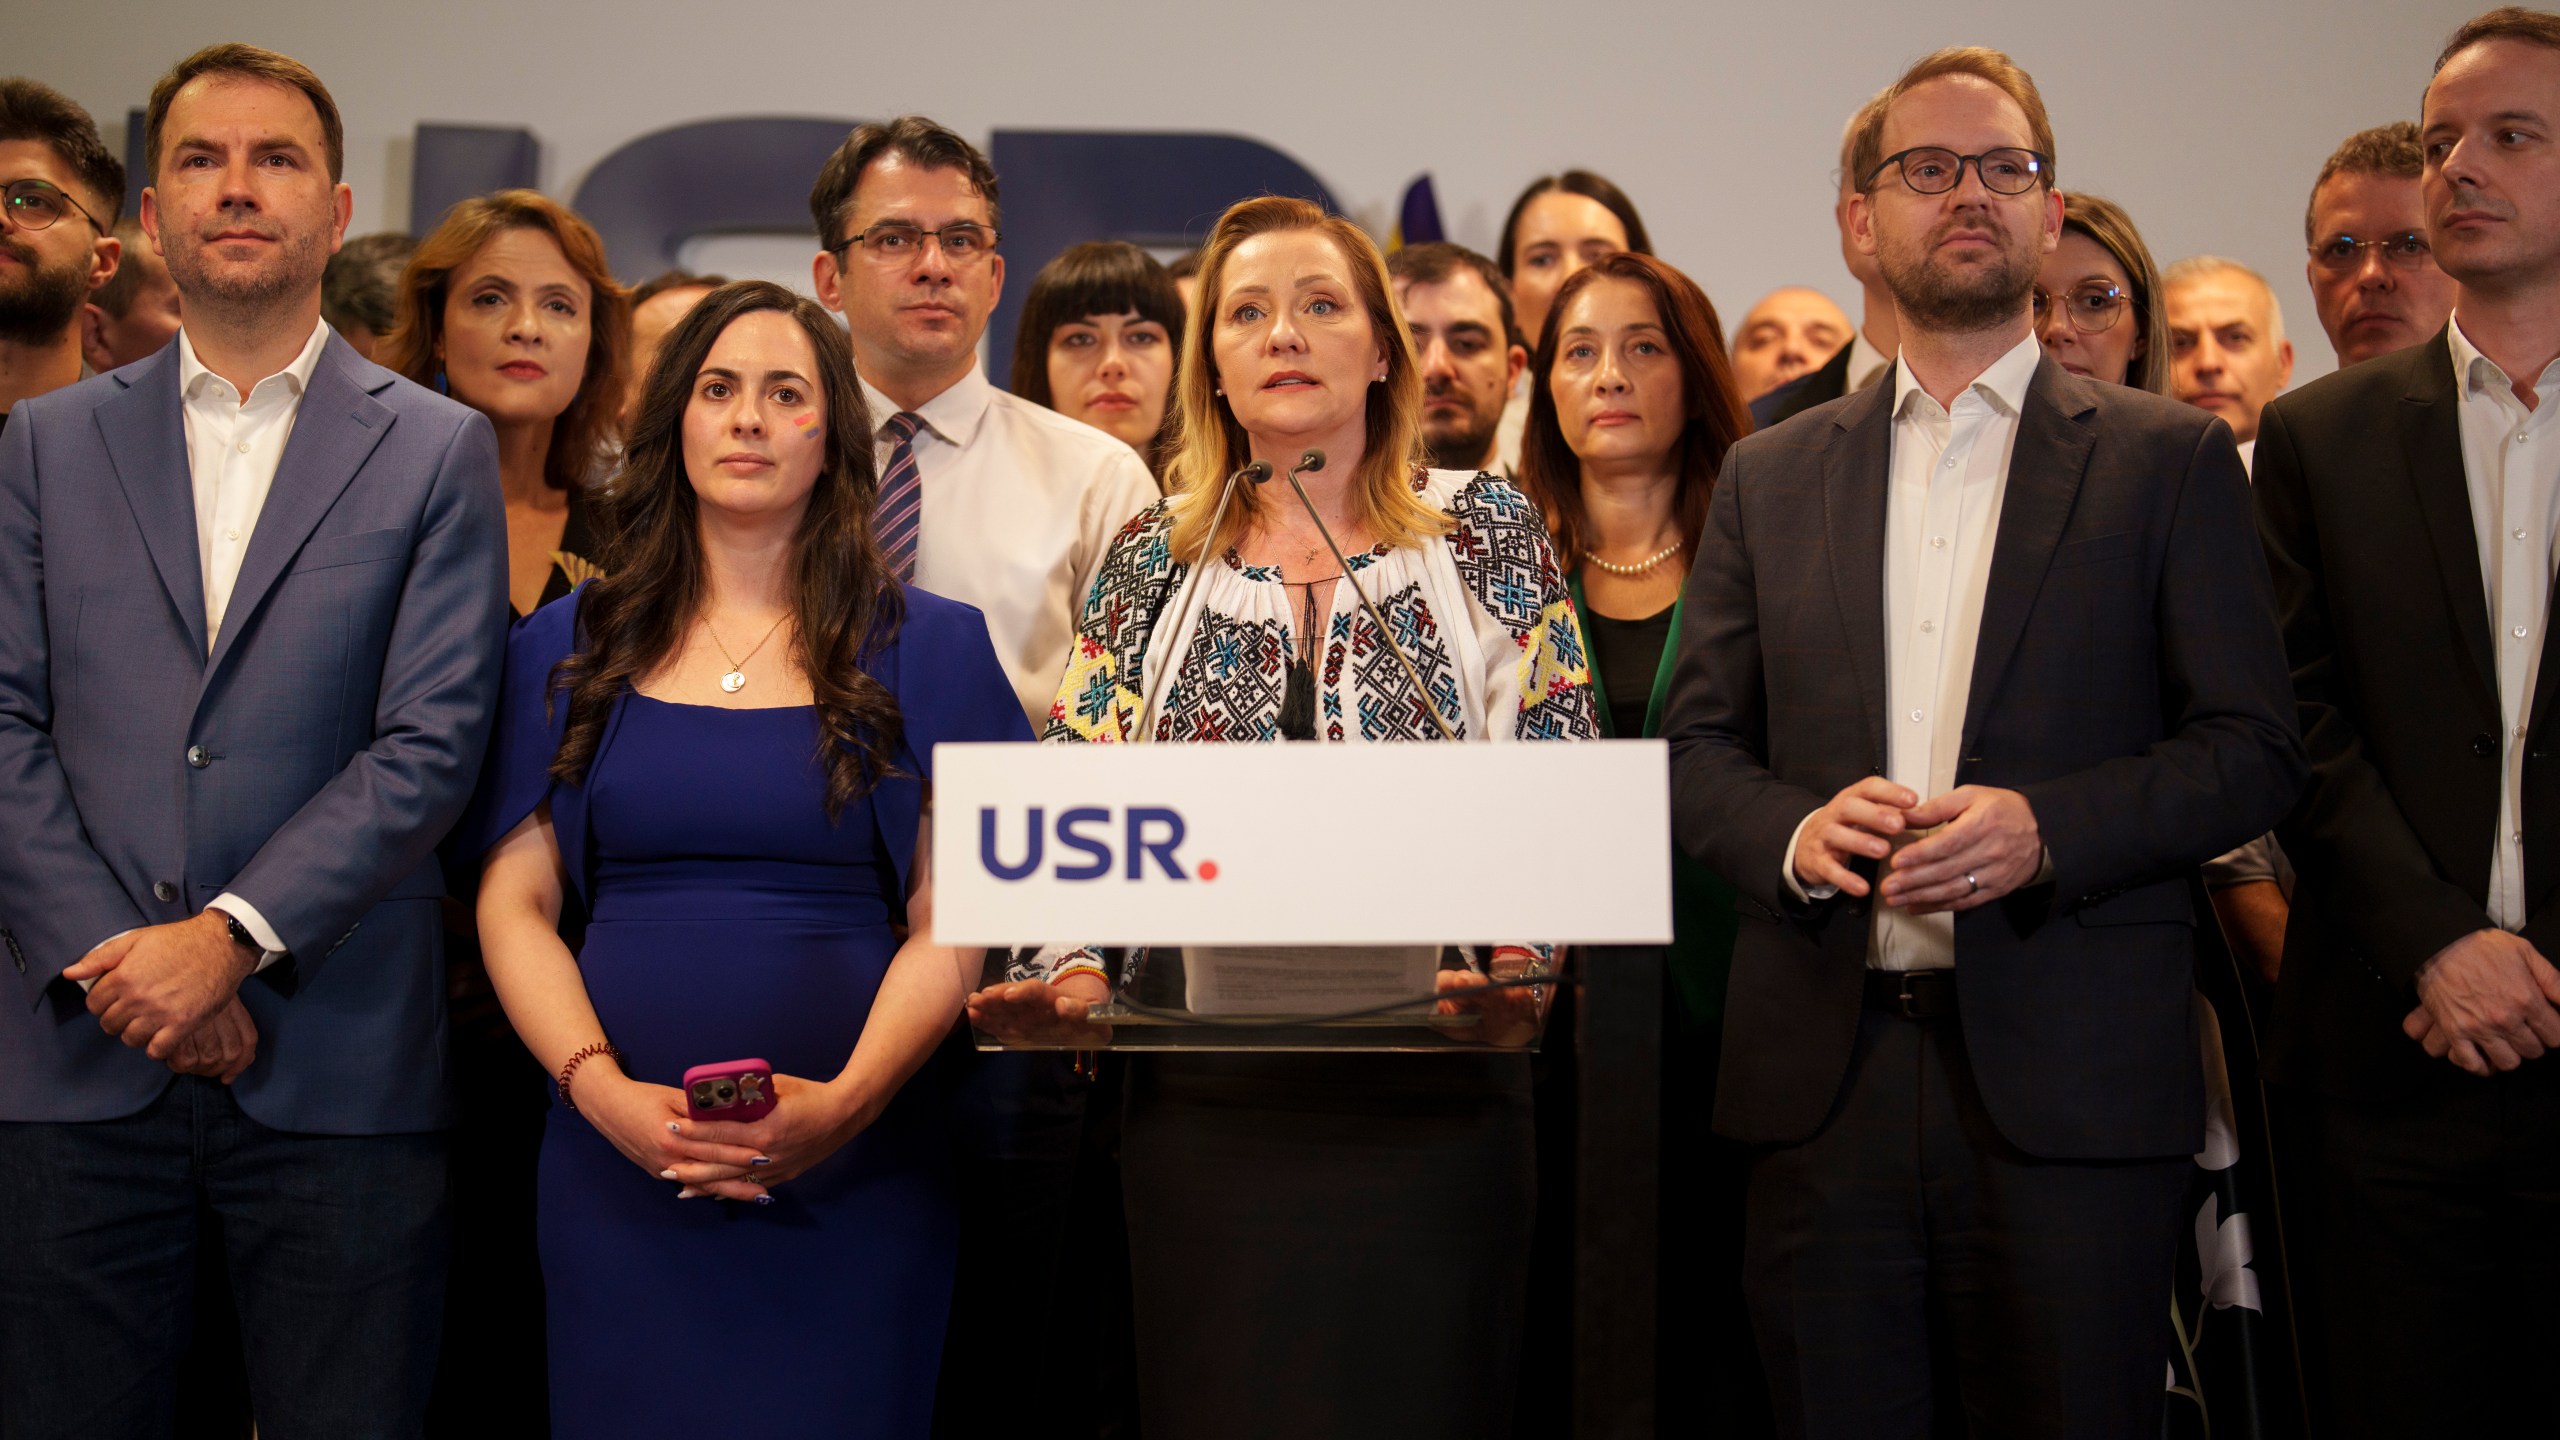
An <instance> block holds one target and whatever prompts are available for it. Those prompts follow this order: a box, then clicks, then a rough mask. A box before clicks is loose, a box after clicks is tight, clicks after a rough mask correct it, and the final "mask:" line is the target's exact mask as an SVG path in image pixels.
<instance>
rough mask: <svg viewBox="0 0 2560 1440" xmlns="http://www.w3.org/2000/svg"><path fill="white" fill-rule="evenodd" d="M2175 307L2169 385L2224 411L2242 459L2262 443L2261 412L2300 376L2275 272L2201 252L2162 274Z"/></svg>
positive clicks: (2163, 289) (2164, 294) (2165, 297)
mask: <svg viewBox="0 0 2560 1440" xmlns="http://www.w3.org/2000/svg"><path fill="white" fill-rule="evenodd" d="M2160 295H2161V299H2162V301H2163V302H2164V303H2165V304H2166V306H2167V308H2168V311H2169V384H2170V389H2171V390H2172V392H2173V393H2175V394H2176V395H2177V397H2178V398H2179V399H2181V400H2184V401H2186V402H2187V403H2188V404H2190V405H2193V406H2196V407H2198V408H2200V409H2205V410H2210V411H2212V412H2213V413H2214V414H2216V415H2219V416H2221V417H2222V418H2223V419H2224V420H2225V421H2226V422H2228V423H2229V424H2230V426H2231V433H2232V435H2233V436H2234V437H2235V438H2237V439H2238V440H2239V442H2240V459H2241V461H2242V463H2244V464H2245V463H2249V462H2251V461H2252V460H2253V459H2254V458H2255V455H2256V452H2257V447H2258V412H2259V411H2261V410H2264V409H2265V408H2267V402H2268V401H2270V400H2273V399H2274V398H2276V396H2277V395H2278V394H2279V393H2281V392H2282V391H2283V389H2284V387H2285V386H2287V385H2289V384H2291V383H2292V382H2293V342H2292V341H2290V340H2287V339H2286V338H2284V309H2283V307H2282V306H2279V305H2278V304H2276V292H2275V291H2274V289H2272V288H2271V287H2270V286H2269V285H2268V284H2267V277H2265V276H2264V275H2261V274H2259V273H2258V272H2257V271H2255V270H2252V269H2250V268H2249V267H2248V266H2246V265H2243V264H2241V263H2240V262H2239V261H2237V260H2226V259H2224V258H2223V257H2221V256H2219V255H2195V256H2190V257H2189V258H2187V259H2184V260H2181V261H2179V262H2178V263H2177V264H2175V265H2172V266H2170V267H2169V268H2168V269H2167V270H2166V271H2163V272H2162V273H2161V276H2160Z"/></svg>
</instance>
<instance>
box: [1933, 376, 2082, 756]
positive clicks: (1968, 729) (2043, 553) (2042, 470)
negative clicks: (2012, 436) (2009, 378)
mask: <svg viewBox="0 0 2560 1440" xmlns="http://www.w3.org/2000/svg"><path fill="white" fill-rule="evenodd" d="M2096 409H2097V403H2096V401H2095V400H2094V399H2093V398H2092V397H2091V396H2090V395H2089V393H2088V390H2087V387H2086V386H2085V385H2084V384H2083V382H2081V381H2079V380H2077V379H2074V378H2073V377H2072V376H2071V375H2070V374H2068V373H2067V372H2065V371H2064V370H2063V369H2062V367H2060V366H2058V365H2056V364H2054V363H2053V360H2052V359H2051V357H2046V358H2043V359H2040V360H2038V361H2037V362H2036V373H2035V378H2034V379H2033V380H2031V381H2029V382H2028V384H2027V397H2026V403H2025V404H2024V405H2023V406H2021V407H2020V408H2019V412H2018V439H2017V443H2016V445H2015V446H2013V447H2012V448H2011V449H2010V451H2009V479H2008V484H2007V488H2006V490H2005V491H2004V492H2003V494H2002V496H2001V500H2000V530H1999V534H1998V535H1997V536H1995V537H1994V539H1993V541H1992V546H1991V575H1990V578H1989V579H1988V581H1987V582H1986V583H1985V585H1984V587H1983V595H1982V626H1981V630H1980V631H1979V633H1978V634H1977V636H1976V638H1975V640H1974V647H1973V678H1972V682H1971V688H1970V689H1968V690H1967V691H1966V692H1965V693H1966V700H1965V707H1964V745H1963V749H1962V750H1961V751H1959V752H1958V753H1960V754H1965V755H1970V754H1972V753H1974V743H1975V740H1976V738H1977V737H1978V736H1980V735H1981V733H1982V721H1983V717H1984V715H1985V714H1986V713H1987V712H1988V711H1989V710H1990V709H1991V698H1992V696H1993V695H1994V694H1996V693H1997V687H1998V685H1999V683H2000V676H2001V675H2002V673H2003V672H2005V671H2006V670H2007V669H2008V668H2009V660H2010V657H2011V656H2013V655H2015V654H2016V653H2017V649H2018V640H2019V638H2020V637H2021V636H2023V635H2024V634H2025V633H2026V629H2027V616H2028V615H2029V614H2030V613H2031V612H2033V611H2034V609H2035V603H2036V595H2037V592H2039V591H2040V590H2042V589H2043V588H2044V574H2045V570H2046V568H2047V567H2048V566H2050V565H2051V563H2052V561H2053V552H2054V548H2055V547H2056V546H2058V545H2060V544H2061V543H2062V531H2063V527H2064V526H2065V525H2067V524H2069V523H2070V521H2071V507H2072V506H2073V504H2074V503H2076V502H2077V501H2078V500H2079V498H2080V480H2081V477H2082V476H2083V475H2085V474H2086V473H2087V471H2088V468H2089V454H2090V452H2091V451H2092V450H2093V449H2095V448H2096V446H2097V443H2098V437H2097V432H2096V430H2095V429H2094V428H2093V427H2092V425H2091V424H2090V417H2091V416H2092V414H2093V413H2094V412H2095V411H2096Z"/></svg>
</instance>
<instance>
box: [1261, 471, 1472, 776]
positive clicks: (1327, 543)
mask: <svg viewBox="0 0 2560 1440" xmlns="http://www.w3.org/2000/svg"><path fill="white" fill-rule="evenodd" d="M1264 468H1265V469H1266V470H1267V469H1268V468H1269V467H1268V466H1266V467H1264ZM1323 468H1324V452H1323V451H1321V450H1308V451H1306V452H1304V453H1302V454H1300V455H1299V456H1298V463H1297V464H1296V465H1294V466H1292V467H1290V470H1289V488H1290V489H1292V490H1294V491H1296V492H1297V494H1298V503H1299V504H1300V505H1302V506H1304V507H1306V512H1307V518H1308V519H1310V520H1313V521H1314V522H1316V533H1317V534H1318V535H1321V536H1323V537H1324V548H1326V549H1327V550H1330V551H1332V552H1333V563H1334V564H1336V565H1339V566H1341V567H1342V578H1343V580H1344V581H1346V582H1347V583H1348V584H1349V585H1350V586H1351V593H1352V594H1354V595H1356V596H1358V597H1360V608H1361V610H1363V611H1364V612H1366V613H1367V614H1368V616H1369V623H1370V624H1372V625H1375V626H1377V627H1378V639H1379V640H1380V641H1381V642H1382V643H1384V644H1385V645H1386V647H1387V653H1388V654H1390V655H1393V656H1394V657H1396V664H1398V665H1399V666H1402V667H1403V669H1404V678H1405V679H1407V680H1409V681H1411V682H1413V698H1414V699H1415V700H1416V701H1418V702H1419V703H1420V704H1421V706H1422V713H1423V714H1425V715H1427V716H1429V717H1431V724H1432V727H1433V728H1434V729H1437V730H1438V731H1439V732H1440V738H1441V739H1443V740H1448V741H1455V740H1456V739H1457V738H1458V734H1457V732H1456V731H1454V730H1452V729H1450V728H1449V722H1448V721H1446V720H1443V719H1441V718H1440V707H1439V706H1437V705H1434V704H1432V703H1431V692H1430V691H1429V690H1426V689H1424V688H1423V685H1422V672H1421V671H1419V670H1417V669H1415V668H1414V665H1413V662H1412V661H1411V660H1408V659H1406V658H1405V653H1404V647H1403V646H1401V645H1398V644H1397V643H1396V637H1395V632H1394V631H1392V630H1389V629H1388V628H1387V619H1386V617H1385V616H1383V615H1381V614H1379V613H1378V607H1377V605H1376V603H1375V602H1373V601H1371V600H1370V598H1369V591H1368V588H1367V587H1366V586H1364V585H1362V584H1361V583H1360V577H1359V576H1358V575H1357V574H1355V573H1353V571H1352V569H1351V562H1350V561H1349V560H1346V559H1344V558H1343V555H1342V547H1341V546H1339V545H1336V544H1335V543H1333V532H1332V531H1331V530H1328V529H1326V528H1325V523H1324V517H1323V516H1322V515H1319V514H1317V513H1316V502H1314V501H1313V500H1310V499H1308V498H1307V487H1306V486H1304V485H1301V484H1299V483H1298V477H1299V476H1300V475H1303V474H1312V473H1314V472H1316V471H1318V470H1322V469H1323ZM1310 643H1312V637H1310Z"/></svg>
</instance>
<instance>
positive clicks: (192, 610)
mask: <svg viewBox="0 0 2560 1440" xmlns="http://www.w3.org/2000/svg"><path fill="white" fill-rule="evenodd" d="M123 383H124V384H125V386H126V388H125V390H124V393H123V394H120V395H118V396H116V397H115V398H114V399H112V400H109V401H107V402H106V403H105V404H103V405H101V406H99V407H98V430H99V434H100V436H101V437H102V438H103V439H104V440H105V441H106V446H107V459H108V460H109V462H110V463H112V464H113V465H114V466H115V469H116V479H117V481H118V482H119V483H120V484H122V485H123V486H124V498H125V504H126V505H128V506H130V507H132V510H133V519H134V523H135V524H136V525H137V526H139V527H140V528H141V530H142V543H143V546H144V547H145V548H146V549H148V550H149V551H150V552H151V564H152V568H153V569H155V570H158V571H159V572H160V585H161V588H163V589H165V590H166V591H168V592H169V603H170V605H171V606H172V607H174V608H175V609H176V610H177V612H178V619H179V620H180V622H181V623H183V624H184V625H185V626H186V627H187V634H188V636H189V637H190V638H192V639H193V640H194V641H195V652H194V653H196V654H198V655H202V654H203V653H204V557H203V554H202V552H201V551H200V550H199V549H198V548H197V542H196V495H195V482H194V480H193V479H192V478H191V477H192V475H193V473H194V472H193V468H192V467H191V466H190V465H189V464H188V462H187V430H186V417H185V415H184V413H183V412H182V410H181V408H180V407H181V406H182V405H183V404H184V400H183V398H182V397H181V396H180V395H179V394H178V347H177V346H176V345H175V344H170V345H164V346H162V347H161V349H160V353H159V354H158V355H156V356H154V357H152V358H151V359H150V360H149V361H148V362H146V363H145V364H144V366H143V368H142V370H141V372H140V373H138V374H136V375H135V376H134V377H133V378H132V379H131V380H129V381H125V382H123Z"/></svg>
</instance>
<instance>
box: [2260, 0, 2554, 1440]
mask: <svg viewBox="0 0 2560 1440" xmlns="http://www.w3.org/2000/svg"><path fill="white" fill-rule="evenodd" d="M2417 138H2418V144H2419V153H2420V157H2421V165H2422V170H2421V173H2420V176H2419V180H2418V192H2419V201H2418V208H2419V211H2420V213H2422V214H2423V215H2424V217H2425V221H2426V238H2427V243H2428V245H2429V247H2430V248H2431V249H2432V250H2433V252H2434V255H2435V260H2436V263H2437V265H2439V266H2441V267H2442V269H2443V271H2444V273H2445V275H2446V276H2447V277H2449V278H2450V279H2451V280H2452V281H2453V283H2454V285H2455V287H2456V291H2455V299H2454V308H2453V312H2452V317H2451V322H2450V323H2449V324H2447V325H2446V326H2445V327H2444V328H2442V329H2440V330H2438V331H2436V332H2435V334H2434V335H2433V336H2432V338H2429V339H2427V340H2425V341H2423V342H2422V343H2420V344H2417V345H2413V346H2410V347H2409V348H2407V349H2403V350H2400V351H2398V352H2396V353H2394V354H2389V355H2385V356H2382V357H2380V358H2378V359H2375V360H2371V361H2368V362H2366V363H2365V364H2362V365H2358V366H2355V367H2353V368H2351V369H2346V370H2341V371H2339V372H2338V373H2336V374H2334V375H2329V376H2324V377H2323V378H2321V379H2320V380H2317V381H2315V382H2313V383H2312V384H2309V385H2306V386H2304V387H2303V388H2302V389H2301V390H2300V391H2298V392H2296V393H2294V394H2291V395H2287V396H2284V397H2283V398H2281V399H2279V400H2277V401H2276V402H2275V403H2273V404H2272V405H2269V406H2268V407H2267V413H2266V417H2265V420H2264V423H2263V426H2262V428H2261V430H2260V435H2261V439H2260V441H2259V450H2258V472H2257V501H2258V528H2259V531H2260V533H2261V535H2262V536H2263V537H2264V539H2265V548H2266V556H2267V563H2268V567H2269V569H2270V570H2271V571H2272V572H2273V575H2274V580H2275V589H2276V599H2277V604H2278V609H2279V613H2280V615H2281V616H2282V620H2283V624H2284V633H2285V642H2286V648H2287V649H2288V651H2289V652H2290V659H2291V662H2292V667H2293V674H2294V677H2295V690H2296V693H2297V701H2298V705H2299V708H2300V713H2301V718H2302V728H2303V735H2304V737H2305V739H2306V740H2307V741H2308V742H2309V744H2310V751H2311V766H2312V779H2311V789H2310V793H2309V794H2307V795H2306V796H2305V797H2304V798H2303V803H2302V804H2301V806H2300V807H2299V808H2298V809H2296V810H2295V812H2294V813H2293V815H2292V816H2291V817H2290V818H2289V820H2288V822H2287V823H2286V824H2285V825H2283V826H2281V827H2279V829H2278V831H2277V833H2278V835H2279V836H2280V837H2281V839H2282V840H2283V842H2284V848H2285V853H2286V854H2287V855H2289V856H2291V857H2292V860H2293V864H2294V870H2295V873H2296V877H2297V878H2296V882H2295V890H2294V898H2295V904H2294V907H2293V910H2292V915H2291V920H2290V924H2289V925H2288V927H2287V930H2286V933H2285V950H2284V967H2283V971H2282V974H2281V976H2280V977H2279V980H2278V983H2277V990H2276V1003H2275V1012H2274V1024H2273V1029H2272V1032H2271V1033H2270V1035H2269V1037H2268V1054H2267V1066H2266V1074H2267V1078H2268V1080H2269V1082H2270V1084H2269V1087H2268V1094H2269V1098H2270V1101H2271V1102H2272V1105H2273V1107H2274V1118H2275V1119H2276V1120H2277V1122H2278V1124H2279V1126H2280V1127H2281V1128H2280V1129H2279V1131H2278V1140H2279V1143H2278V1145H2277V1147H2276V1156H2277V1160H2278V1163H2279V1166H2280V1167H2281V1168H2280V1172H2279V1178H2280V1179H2281V1180H2282V1182H2283V1189H2284V1197H2285V1213H2286V1225H2287V1238H2286V1256H2287V1259H2288V1261H2289V1262H2290V1265H2291V1274H2292V1283H2293V1287H2294V1296H2295V1300H2296V1304H2295V1306H2294V1314H2295V1316H2296V1318H2297V1329H2298V1331H2299V1335H2300V1339H2301V1344H2302V1356H2303V1368H2304V1378H2305V1381H2306V1385H2305V1389H2306V1391H2307V1392H2308V1394H2309V1396H2310V1401H2311V1407H2312V1409H2311V1415H2310V1425H2309V1429H2310V1432H2311V1433H2312V1434H2315V1435H2321V1436H2340V1437H2348V1440H2354V1437H2362V1436H2376V1437H2381V1436H2393V1437H2397V1436H2407V1435H2464V1436H2471V1435H2555V1434H2560V1386H2555V1385H2554V1384H2553V1383H2552V1380H2551V1371H2550V1368H2549V1366H2550V1363H2551V1355H2552V1352H2553V1350H2554V1348H2555V1346H2560V1305H2555V1303H2554V1300H2553V1295H2554V1291H2555V1289H2560V1243H2555V1241H2554V1238H2553V1237H2554V1235H2555V1234H2560V1054H2556V1053H2555V1052H2560V968H2555V966H2554V963H2553V962H2554V959H2555V958H2560V866H2555V864H2554V863H2553V862H2554V859H2555V857H2560V710H2555V708H2554V707H2553V705H2552V703H2551V702H2552V697H2553V693H2554V690H2555V688H2560V647H2555V645H2554V643H2553V641H2552V640H2551V638H2550V636H2549V630H2550V625H2551V622H2552V620H2553V619H2554V618H2556V617H2555V614H2554V611H2553V608H2552V604H2551V599H2552V586H2553V579H2554V575H2555V556H2560V15H2553V14H2548V13H2544V12H2539V11H2531V10H2522V9H2513V8H2508V9H2500V10H2493V11H2490V12H2488V13H2487V14H2484V15H2481V16H2479V17H2477V18H2475V19H2473V20H2471V21H2470V22H2468V23H2467V24H2465V25H2463V26H2462V27H2461V28H2460V29H2459V30H2457V31H2455V32H2454V34H2453V37H2452V39H2451V40H2450V41H2449V42H2448V43H2447V44H2446V45H2445V47H2444V49H2443V50H2442V51H2441V52H2440V53H2439V54H2438V56H2437V58H2436V63H2435V71H2434V74H2433V76H2432V78H2431V79H2430V80H2429V82H2428V85H2427V89H2426V91H2425V97H2424V99H2423V101H2422V102H2421V114H2420V119H2419V122H2418V137H2417ZM2357 238H2359V239H2362V238H2365V237H2362V236H2359V237H2357Z"/></svg>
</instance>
